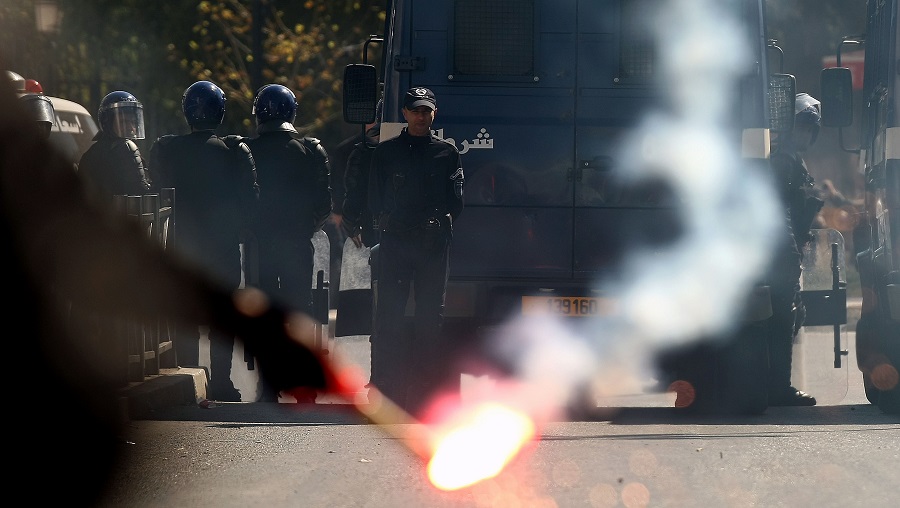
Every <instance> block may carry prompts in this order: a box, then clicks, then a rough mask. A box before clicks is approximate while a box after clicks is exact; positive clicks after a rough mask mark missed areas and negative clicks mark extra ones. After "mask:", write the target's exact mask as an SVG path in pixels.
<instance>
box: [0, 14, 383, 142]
mask: <svg viewBox="0 0 900 508" xmlns="http://www.w3.org/2000/svg"><path fill="white" fill-rule="evenodd" d="M255 1H256V0H242V1H239V0H222V1H206V0H166V1H165V2H155V1H154V2H147V1H145V0H141V1H139V0H58V2H57V3H58V5H59V7H60V10H61V11H62V14H63V18H62V19H63V21H62V23H61V25H60V32H59V33H56V34H40V33H38V32H37V29H36V28H35V14H34V0H3V2H0V55H2V57H3V59H4V61H5V62H7V63H6V64H5V65H6V66H7V67H8V68H10V69H12V70H15V71H16V72H18V73H19V74H22V75H23V76H25V77H27V78H34V79H38V80H39V81H40V82H41V83H42V84H43V85H44V88H45V90H46V91H47V93H48V94H52V95H58V96H61V97H66V98H69V99H72V100H75V101H77V102H79V103H82V104H84V105H85V107H87V108H88V110H89V111H96V108H97V107H98V106H99V104H100V100H101V99H102V98H103V96H104V95H106V94H107V93H109V92H110V91H113V90H128V91H129V92H132V93H133V94H135V95H136V96H137V97H138V98H139V99H140V100H141V102H143V104H144V110H145V121H146V123H147V139H146V140H145V141H144V142H143V143H142V144H141V148H142V149H149V146H147V145H149V144H150V143H151V142H152V141H153V140H154V139H156V137H158V136H160V135H162V134H166V133H179V132H186V129H187V125H186V124H185V122H184V118H183V116H182V114H181V95H182V94H183V92H184V90H185V89H186V88H187V87H188V86H189V85H190V84H191V83H193V82H194V81H197V80H200V79H207V80H210V81H213V82H215V83H216V84H218V85H219V86H221V87H222V89H223V90H224V91H225V93H226V95H227V97H228V106H227V113H226V117H225V125H223V126H222V128H221V132H223V133H226V132H227V133H239V134H245V135H249V134H252V131H253V124H252V121H251V116H250V110H251V106H252V102H253V96H254V92H255V87H256V86H257V84H256V83H253V75H254V72H255V69H254V65H255V64H256V62H254V58H253V16H252V13H253V4H254V3H255ZM258 1H259V2H260V5H261V6H262V14H263V16H262V17H261V20H262V23H261V28H262V31H261V33H262V37H263V40H262V48H263V58H262V61H261V62H260V63H261V64H262V68H261V69H260V71H261V76H262V78H261V79H262V83H280V84H283V85H286V86H288V87H290V88H291V89H292V90H294V92H295V93H296V94H297V98H298V101H299V112H298V121H297V123H298V130H300V131H301V132H304V133H312V134H314V135H316V136H318V137H321V138H322V139H323V141H325V142H326V146H335V145H336V144H337V143H338V142H340V140H341V139H342V134H341V133H342V127H343V121H342V119H341V101H340V98H341V77H342V73H343V67H344V66H345V65H346V64H347V63H350V62H356V61H359V59H360V57H361V51H362V44H363V42H364V41H365V39H366V38H367V36H368V35H369V34H372V33H381V31H382V30H383V26H384V6H383V4H384V2H382V1H379V0H369V1H362V0H305V1H286V0H279V1H276V0H258Z"/></svg>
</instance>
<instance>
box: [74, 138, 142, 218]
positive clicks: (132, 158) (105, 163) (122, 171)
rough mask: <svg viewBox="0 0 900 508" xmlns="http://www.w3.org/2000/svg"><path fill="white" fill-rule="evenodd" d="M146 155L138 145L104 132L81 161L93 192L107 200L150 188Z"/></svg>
mask: <svg viewBox="0 0 900 508" xmlns="http://www.w3.org/2000/svg"><path fill="white" fill-rule="evenodd" d="M145 167H146V165H145V164H144V158H143V157H142V156H141V152H140V150H139V149H138V146H137V144H135V142H134V141H132V140H130V139H122V138H119V137H114V136H111V135H109V134H106V133H105V132H104V131H100V132H98V133H97V135H96V136H94V143H93V144H92V145H91V146H90V148H88V149H87V151H86V152H84V155H82V156H81V160H80V161H79V162H78V172H79V173H80V174H81V175H82V176H83V177H84V178H85V180H86V181H87V184H88V189H89V191H90V192H91V193H92V194H93V195H94V196H96V197H97V199H99V200H102V201H103V202H107V203H112V197H113V196H118V195H129V196H140V195H142V194H146V193H147V192H149V191H150V180H149V179H148V177H147V172H146V170H145Z"/></svg>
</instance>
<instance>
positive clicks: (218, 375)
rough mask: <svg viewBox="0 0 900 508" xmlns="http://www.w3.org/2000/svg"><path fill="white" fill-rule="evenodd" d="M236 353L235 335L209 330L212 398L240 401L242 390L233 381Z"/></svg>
mask: <svg viewBox="0 0 900 508" xmlns="http://www.w3.org/2000/svg"><path fill="white" fill-rule="evenodd" d="M233 354H234V336H233V335H229V334H225V333H222V332H219V331H216V330H212V329H211V330H210V331H209V371H210V372H209V377H210V382H209V386H210V391H211V392H212V393H211V396H212V398H214V399H216V400H223V401H231V402H238V401H240V392H238V391H237V389H235V387H234V383H233V382H232V381H231V361H232V355H233Z"/></svg>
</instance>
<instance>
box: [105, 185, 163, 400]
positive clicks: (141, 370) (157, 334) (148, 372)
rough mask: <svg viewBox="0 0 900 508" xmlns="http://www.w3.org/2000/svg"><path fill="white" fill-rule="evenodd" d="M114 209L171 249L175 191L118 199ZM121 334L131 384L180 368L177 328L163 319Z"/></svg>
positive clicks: (128, 327)
mask: <svg viewBox="0 0 900 508" xmlns="http://www.w3.org/2000/svg"><path fill="white" fill-rule="evenodd" d="M113 205H114V206H115V209H116V210H117V211H119V212H120V213H123V214H125V215H126V216H128V217H131V218H133V219H134V220H136V221H138V222H139V224H140V225H141V228H142V229H143V230H144V231H146V233H147V236H148V237H149V238H150V239H151V240H153V241H155V242H158V243H159V245H160V246H161V247H162V248H163V249H169V248H171V238H170V235H169V232H170V230H171V229H172V225H173V213H174V211H175V189H173V188H166V189H162V191H161V192H160V193H159V194H144V195H141V196H125V195H119V196H114V197H113ZM118 329H119V330H121V331H122V333H124V335H125V340H126V355H127V363H128V367H127V372H128V373H127V377H128V381H129V382H132V381H143V380H144V379H145V378H146V377H147V376H152V375H157V374H159V371H160V368H173V367H176V366H177V358H175V349H174V341H173V339H174V337H175V331H174V327H173V326H172V324H171V323H169V320H168V319H166V318H165V317H164V316H160V317H158V318H156V319H155V320H153V321H152V322H149V323H147V322H126V323H123V324H122V325H121V326H120V327H118Z"/></svg>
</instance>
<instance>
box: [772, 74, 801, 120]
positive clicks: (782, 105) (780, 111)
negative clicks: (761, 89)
mask: <svg viewBox="0 0 900 508" xmlns="http://www.w3.org/2000/svg"><path fill="white" fill-rule="evenodd" d="M796 83H797V82H796V80H795V79H794V76H793V75H791V74H772V75H771V76H769V130H770V131H772V132H776V133H787V132H790V131H791V130H792V129H793V128H794V101H795V99H796V96H797V94H796V88H797V84H796Z"/></svg>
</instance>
